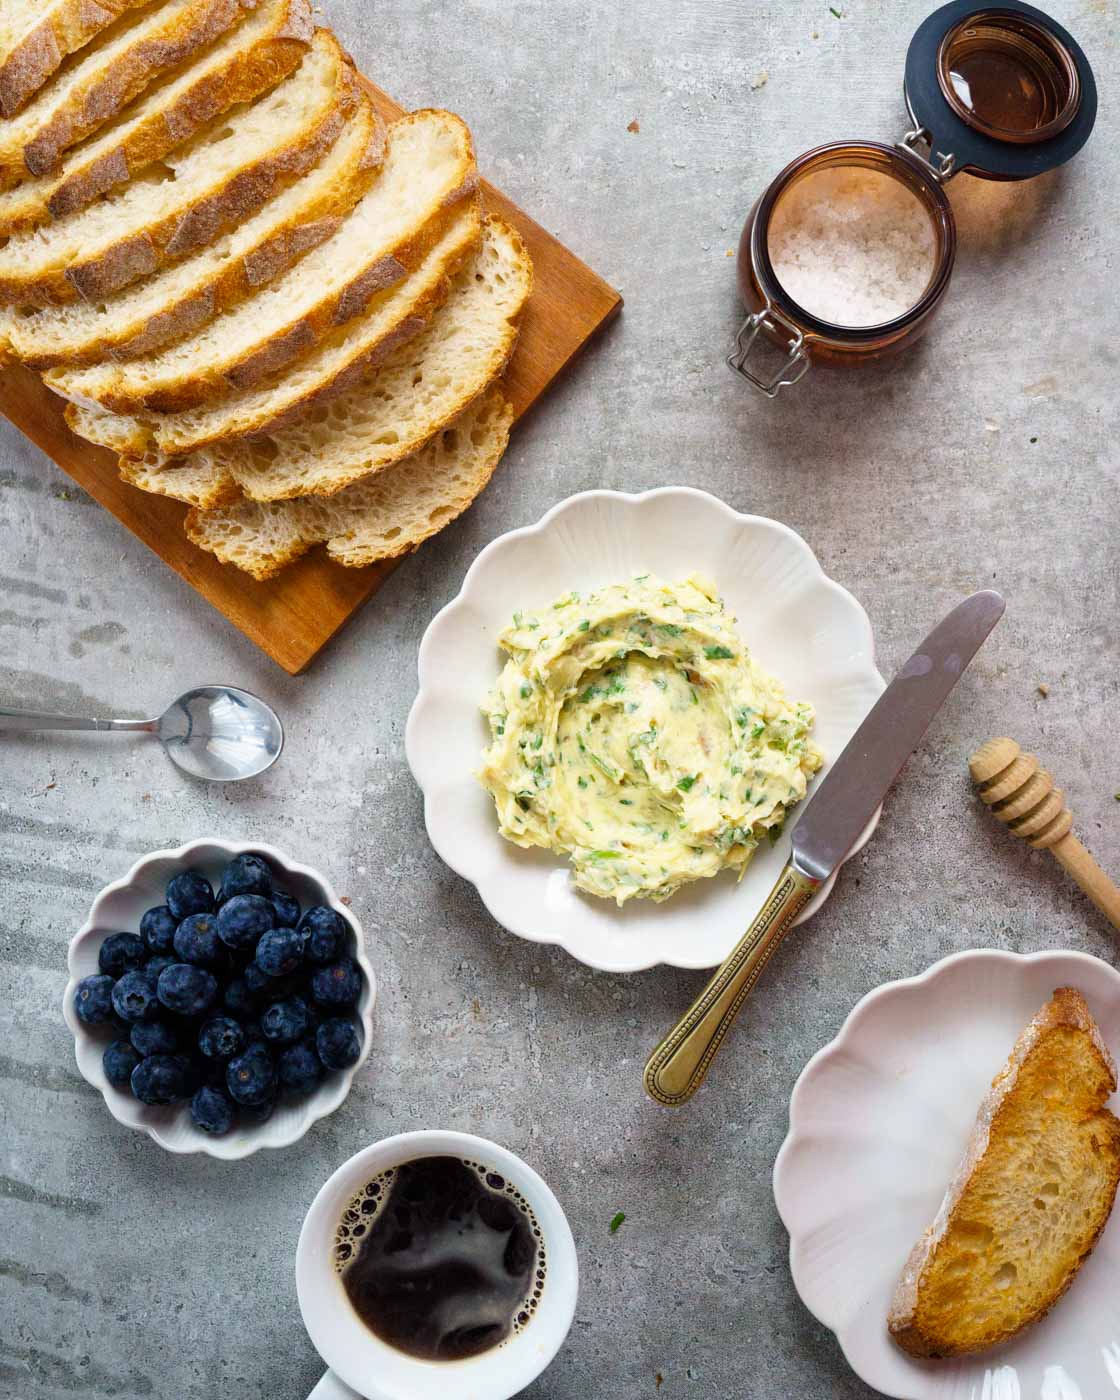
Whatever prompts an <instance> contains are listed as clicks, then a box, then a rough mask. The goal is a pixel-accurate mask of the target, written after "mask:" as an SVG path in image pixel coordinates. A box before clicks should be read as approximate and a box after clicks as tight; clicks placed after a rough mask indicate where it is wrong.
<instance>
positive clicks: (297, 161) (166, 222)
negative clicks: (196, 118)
mask: <svg viewBox="0 0 1120 1400" xmlns="http://www.w3.org/2000/svg"><path fill="white" fill-rule="evenodd" d="M360 100H361V91H360V88H359V85H358V78H357V75H356V74H355V72H354V70H353V68H352V67H351V66H350V64H349V62H348V61H347V59H346V57H345V55H344V54H343V52H342V50H341V49H340V47H339V45H338V42H337V40H336V39H335V38H334V36H333V35H331V34H330V33H329V32H328V31H326V30H322V29H320V30H318V31H316V34H315V38H314V41H313V43H312V46H311V48H310V49H309V50H308V52H307V54H306V55H305V57H304V59H303V61H302V62H301V63H300V65H299V67H298V68H297V69H296V71H295V72H294V73H292V74H290V75H289V76H288V77H287V78H285V79H284V81H283V82H282V83H280V84H279V85H278V86H277V87H274V88H273V89H272V91H271V92H269V93H267V94H266V95H265V96H263V97H261V98H260V99H259V100H258V101H256V102H253V103H250V104H248V105H247V106H241V107H238V108H236V109H235V110H234V111H232V112H228V113H225V114H224V115H223V116H221V117H219V118H218V120H217V121H216V122H214V123H212V124H211V125H210V126H208V127H207V128H205V130H204V131H202V132H201V133H200V134H199V135H198V136H196V137H195V138H194V140H192V141H190V142H188V143H187V144H186V145H185V146H182V147H180V148H178V149H176V150H174V151H171V152H169V153H168V154H167V155H166V156H165V157H164V159H163V161H162V162H160V163H159V164H158V165H154V166H151V167H149V169H148V170H146V171H145V172H144V173H143V174H141V175H140V176H139V177H138V178H136V179H135V180H132V181H130V182H129V183H128V184H127V185H126V186H125V187H124V188H123V189H122V190H119V191H118V192H117V193H115V194H112V195H108V196H106V197H105V198H104V199H101V200H98V201H97V203H95V204H91V205H90V206H89V208H88V209H83V210H81V212H80V213H77V214H73V215H71V216H70V217H69V218H67V219H59V220H58V222H57V223H53V224H47V225H46V226H45V227H42V228H38V227H37V228H33V229H28V230H26V231H25V232H23V233H17V234H15V235H13V237H11V238H10V239H9V240H8V241H7V243H6V245H5V246H4V247H3V248H0V301H7V302H13V303H16V304H21V305H27V304H30V305H43V304H44V303H52V302H66V301H73V300H74V299H75V298H76V297H77V296H83V297H86V298H88V299H100V298H102V297H106V296H109V295H110V294H111V293H112V292H115V291H118V290H119V289H120V288H121V287H125V286H127V285H128V284H129V283H130V282H133V281H135V280H136V279H137V278H139V277H144V276H147V275H148V274H149V273H151V272H153V271H154V270H155V269H156V268H157V267H159V266H161V265H162V264H163V263H165V262H172V261H175V260H176V259H178V258H181V257H185V256H186V255H187V254H188V253H192V252H194V251H195V250H196V249H197V248H202V247H205V246H206V245H207V244H208V243H211V242H213V240H214V239H215V238H217V237H218V236H219V235H220V233H221V232H222V230H223V229H225V228H228V227H230V226H231V225H234V224H236V223H237V222H239V221H240V220H242V219H247V218H249V217H251V216H252V215H253V214H254V213H256V212H257V210H258V209H260V208H261V206H262V205H264V204H265V203H266V202H267V201H268V200H269V199H270V198H271V197H272V195H274V194H275V193H276V192H277V191H278V190H280V189H283V188H284V186H285V185H287V184H288V183H289V182H290V181H292V180H294V179H296V178H297V177H298V176H300V175H302V174H304V173H305V172H306V171H308V170H309V169H311V167H312V166H313V165H315V164H316V162H317V161H318V160H319V159H321V157H322V155H323V153H324V152H325V151H326V150H327V149H328V148H329V147H330V146H331V145H333V143H334V141H335V140H336V138H337V137H338V135H339V133H340V132H341V130H342V127H343V124H344V123H345V120H346V117H347V115H348V114H349V112H350V111H351V110H352V109H353V107H354V106H355V105H356V104H357V103H358V102H359V101H360Z"/></svg>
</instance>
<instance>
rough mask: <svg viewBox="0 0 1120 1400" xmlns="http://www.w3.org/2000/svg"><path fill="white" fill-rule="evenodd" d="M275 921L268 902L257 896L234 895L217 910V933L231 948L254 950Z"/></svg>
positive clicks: (274, 914) (274, 912)
mask: <svg viewBox="0 0 1120 1400" xmlns="http://www.w3.org/2000/svg"><path fill="white" fill-rule="evenodd" d="M275 920H276V910H275V909H274V908H273V907H272V903H271V901H270V900H267V899H264V898H262V896H261V895H259V894H235V895H234V896H233V898H232V899H230V900H227V901H226V903H225V904H223V905H222V907H221V908H220V909H219V910H218V933H219V935H220V937H221V940H222V942H223V943H226V944H228V945H229V947H231V948H238V949H246V950H247V949H250V948H255V947H256V946H257V943H258V942H259V941H260V937H261V934H262V933H267V932H268V931H269V929H270V928H271V927H272V926H273V923H274V922H275Z"/></svg>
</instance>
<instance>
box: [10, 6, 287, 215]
mask: <svg viewBox="0 0 1120 1400" xmlns="http://www.w3.org/2000/svg"><path fill="white" fill-rule="evenodd" d="M312 32H313V25H312V22H311V7H310V4H309V0H260V4H259V5H258V6H257V8H256V10H254V11H253V13H252V14H251V15H248V16H247V17H246V18H245V20H244V21H243V22H242V23H241V24H239V25H236V26H235V27H234V28H232V29H230V30H228V31H227V32H226V33H225V34H223V35H222V37H221V38H220V39H219V40H218V42H217V43H215V44H212V45H211V46H210V47H209V48H207V49H205V50H204V51H203V52H202V53H201V54H198V55H197V56H195V57H194V58H192V59H190V60H188V62H187V63H186V65H185V66H184V67H183V68H181V69H180V70H178V71H177V72H176V73H175V74H174V75H171V76H169V77H168V78H167V80H166V81H165V82H162V83H158V84H157V85H156V86H155V87H154V88H153V89H152V91H151V92H148V93H145V94H144V96H143V97H141V98H138V99H137V101H136V102H134V103H133V104H132V105H131V106H129V107H128V108H126V109H125V111H124V112H122V113H121V116H120V117H119V118H118V120H117V121H115V122H112V123H110V124H109V125H108V126H106V127H105V128H103V129H102V130H101V131H100V132H99V133H98V134H97V135H96V136H95V137H92V138H91V139H90V140H88V141H83V142H82V144H81V145H80V146H76V147H74V149H73V150H72V151H70V152H69V153H68V154H67V156H66V159H65V160H64V161H63V162H62V164H61V166H59V168H58V169H57V170H56V171H54V172H53V173H52V174H50V175H41V176H38V177H37V178H34V179H27V180H23V181H22V182H21V183H20V184H18V185H16V186H15V187H14V188H13V189H10V190H5V191H4V192H3V193H2V194H0V236H7V235H9V234H12V233H17V232H19V230H20V229H24V228H30V227H31V226H32V225H33V224H37V223H44V222H46V221H47V220H49V219H52V218H54V219H60V218H63V217H64V216H65V215H67V214H74V213H77V211H78V210H79V209H84V208H85V207H86V205H87V204H91V203H92V202H93V201H94V200H95V199H96V198H98V196H99V195H102V194H105V193H106V192H107V191H108V190H111V189H114V188H115V187H116V186H117V185H122V184H124V182H125V181H126V180H129V179H131V177H132V176H133V175H135V174H136V173H137V172H138V171H140V170H142V169H143V168H144V166H146V165H149V164H150V163H151V162H152V161H154V160H158V159H159V158H160V156H162V155H165V154H166V153H167V152H168V151H170V150H173V149H174V148H175V147H176V146H179V145H181V144H182V143H183V142H184V141H187V140H189V139H190V138H191V137H192V136H194V135H195V134H196V133H197V132H198V131H200V130H201V129H202V127H204V126H205V125H206V123H207V122H209V121H212V120H213V119H214V118H215V117H217V116H219V115H220V114H221V113H222V112H224V111H227V110H228V109H229V108H230V107H233V106H235V105H236V104H237V103H239V102H251V101H252V100H253V99H254V98H255V97H257V96H258V95H259V94H260V93H262V92H267V90H268V89H269V88H270V87H273V86H274V85H275V84H276V83H278V82H279V81H280V80H281V79H282V78H285V77H287V75H288V74H289V73H290V72H291V71H292V69H293V68H295V67H296V65H297V64H298V63H299V61H300V59H301V58H302V57H303V55H304V53H305V52H306V50H307V45H308V44H309V43H310V42H311V35H312Z"/></svg>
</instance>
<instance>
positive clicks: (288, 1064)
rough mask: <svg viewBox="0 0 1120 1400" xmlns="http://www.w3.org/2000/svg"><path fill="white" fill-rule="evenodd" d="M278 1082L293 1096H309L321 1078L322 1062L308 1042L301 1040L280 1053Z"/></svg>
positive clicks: (310, 1042)
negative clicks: (290, 1091)
mask: <svg viewBox="0 0 1120 1400" xmlns="http://www.w3.org/2000/svg"><path fill="white" fill-rule="evenodd" d="M277 1063H278V1067H279V1070H280V1082H281V1084H283V1085H284V1087H285V1088H286V1089H291V1090H292V1092H293V1093H295V1094H310V1093H311V1091H312V1089H314V1088H315V1086H316V1085H317V1084H318V1083H319V1081H320V1079H322V1077H323V1062H322V1060H320V1059H319V1056H318V1055H317V1054H316V1053H315V1046H314V1044H313V1042H312V1041H310V1040H301V1041H300V1042H299V1044H298V1045H290V1046H289V1047H288V1048H287V1050H283V1051H281V1053H280V1059H279V1061H278V1062H277Z"/></svg>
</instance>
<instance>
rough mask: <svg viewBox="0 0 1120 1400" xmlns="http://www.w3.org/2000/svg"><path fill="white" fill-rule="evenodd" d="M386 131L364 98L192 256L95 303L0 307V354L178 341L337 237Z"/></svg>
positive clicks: (121, 349) (89, 354)
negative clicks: (308, 160)
mask: <svg viewBox="0 0 1120 1400" xmlns="http://www.w3.org/2000/svg"><path fill="white" fill-rule="evenodd" d="M384 137H385V128H384V126H383V124H382V122H381V119H380V117H378V115H377V113H376V112H375V111H374V110H373V106H372V104H371V103H370V102H369V101H368V100H366V99H365V98H364V97H363V99H362V101H361V102H360V103H359V104H358V106H357V107H355V109H354V111H353V112H351V114H350V115H349V117H348V118H347V119H346V123H345V125H344V126H343V129H342V131H341V132H340V134H339V136H338V138H337V139H336V140H335V142H334V144H333V145H332V146H331V147H330V149H329V150H328V151H327V152H326V153H325V154H324V155H323V156H322V157H321V159H320V160H319V162H318V163H317V164H316V165H314V166H313V167H312V168H311V169H310V170H309V171H308V172H307V174H306V175H303V176H302V177H301V178H300V179H298V180H296V181H294V182H293V183H292V184H290V185H288V186H286V187H285V188H284V189H283V190H281V192H280V193H279V194H276V195H274V196H273V197H272V199H270V200H269V201H268V203H267V204H265V205H264V206H263V208H261V209H260V210H259V211H258V212H257V213H256V214H254V215H253V217H252V218H251V219H248V220H246V221H245V222H244V223H240V224H238V225H237V227H236V228H233V229H230V230H228V231H227V232H226V233H224V234H223V235H222V236H221V237H220V238H218V239H216V240H215V241H214V242H213V243H210V244H208V245H207V246H206V247H205V248H202V249H200V250H199V251H198V252H197V253H194V254H192V255H191V256H190V257H187V258H184V259H183V260H182V261H180V262H177V263H174V264H172V265H171V266H170V267H165V268H161V269H160V270H159V271H157V272H155V273H153V274H152V275H151V276H150V277H146V278H144V279H143V280H141V281H138V282H133V283H132V284H131V286H128V287H125V288H123V289H122V290H121V291H119V292H116V293H115V294H114V295H113V296H110V297H105V298H103V299H102V300H100V301H84V300H79V301H72V302H68V303H66V304H65V305H61V306H46V307H42V308H38V309H31V308H24V309H23V310H21V311H19V312H13V311H12V309H11V308H4V309H3V310H2V311H0V323H2V324H0V341H3V342H6V344H5V346H4V352H5V354H6V355H8V356H9V357H14V358H15V359H19V360H22V361H23V362H24V363H25V364H27V365H30V366H31V368H32V369H49V368H50V367H51V366H53V365H62V364H69V365H83V364H91V363H93V362H95V361H97V360H102V359H113V358H116V357H117V356H121V357H123V358H130V357H132V356H135V355H143V354H147V353H149V352H150V351H152V350H157V349H158V348H159V347H160V346H162V345H166V344H169V343H170V342H171V341H174V340H179V339H180V338H181V337H183V336H185V335H189V334H191V333H192V332H193V331H196V330H197V329H198V328H199V327H200V326H204V325H206V324H207V322H209V321H211V320H213V318H214V317H215V316H216V315H218V313H219V312H221V311H224V310H225V309H226V308H227V307H230V306H235V305H236V304H237V303H238V302H239V301H242V300H243V299H244V298H245V297H247V296H251V295H252V294H253V293H254V292H255V291H257V290H259V289H260V288H261V287H263V286H265V285H266V284H267V283H268V282H269V281H271V279H272V278H274V277H277V276H279V275H280V273H282V272H286V271H287V269H288V268H290V267H292V266H294V265H295V264H296V263H297V262H298V261H299V259H300V258H301V257H303V256H304V254H306V253H308V252H310V250H311V249H312V248H316V247H318V246H319V244H320V243H323V242H324V241H325V240H326V239H328V238H330V237H331V236H332V235H333V234H334V233H335V232H337V230H338V228H339V226H340V225H341V223H342V219H343V217H344V216H345V215H346V214H347V213H349V211H350V210H351V209H352V208H353V207H354V205H355V204H356V203H357V201H358V200H359V199H360V198H361V197H362V195H363V194H365V192H366V190H367V189H368V188H369V186H370V184H371V183H372V181H373V180H374V178H375V177H376V174H377V171H378V169H379V167H380V164H381V157H382V152H383V149H384Z"/></svg>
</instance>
